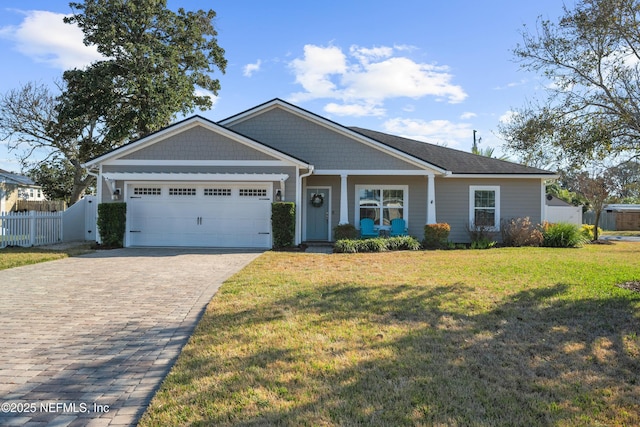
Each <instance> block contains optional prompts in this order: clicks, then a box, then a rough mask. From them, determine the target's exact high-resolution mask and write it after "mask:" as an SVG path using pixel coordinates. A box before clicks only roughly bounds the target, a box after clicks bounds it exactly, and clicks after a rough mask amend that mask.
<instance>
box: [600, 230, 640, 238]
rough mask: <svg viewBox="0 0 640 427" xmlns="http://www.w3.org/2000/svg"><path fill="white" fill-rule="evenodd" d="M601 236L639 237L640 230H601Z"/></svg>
mask: <svg viewBox="0 0 640 427" xmlns="http://www.w3.org/2000/svg"><path fill="white" fill-rule="evenodd" d="M601 234H602V235H603V236H627V237H640V231H603V232H602V233H601Z"/></svg>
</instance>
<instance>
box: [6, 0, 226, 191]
mask: <svg viewBox="0 0 640 427" xmlns="http://www.w3.org/2000/svg"><path fill="white" fill-rule="evenodd" d="M70 6H71V7H72V8H73V9H74V10H75V11H76V13H74V14H73V15H71V16H69V17H67V18H65V19H64V20H65V22H66V23H69V24H75V25H78V26H79V27H80V29H81V30H82V31H83V33H84V43H85V44H86V45H95V46H96V47H97V49H98V51H99V52H100V53H101V54H102V55H104V59H103V60H100V61H96V62H94V63H92V64H90V65H89V66H87V67H86V68H83V69H73V70H67V71H65V72H64V73H63V76H62V78H63V81H62V83H60V84H59V85H58V89H59V91H60V93H59V95H57V96H56V95H54V94H52V93H51V91H50V90H49V89H48V88H47V87H45V86H43V85H35V84H33V83H29V84H27V85H24V86H23V87H22V88H20V89H14V90H12V91H9V92H7V93H6V94H5V95H4V96H3V97H2V98H0V138H2V139H5V140H9V141H10V147H11V148H13V149H18V148H22V149H23V151H22V155H21V160H22V163H23V165H24V166H26V167H31V168H34V172H38V174H39V175H38V176H40V175H42V174H43V173H47V172H48V171H50V168H51V167H56V166H60V165H64V166H65V168H68V166H69V165H71V166H72V167H73V173H74V179H73V189H71V190H70V191H69V194H70V199H71V200H70V201H71V203H73V202H75V201H77V200H78V199H79V198H80V197H82V195H83V193H84V191H85V190H86V189H87V188H88V187H89V186H90V185H91V184H92V183H93V177H92V176H90V175H89V176H88V175H87V174H86V171H84V170H83V169H82V167H81V164H82V163H84V162H86V161H88V160H90V159H91V158H93V157H96V156H99V155H101V154H103V153H105V152H107V151H109V150H111V149H113V148H115V147H118V146H120V145H122V144H124V143H126V142H128V141H130V140H133V139H136V138H140V137H143V136H145V135H147V134H149V133H151V132H154V131H156V130H158V129H160V128H162V127H163V126H166V125H168V124H169V123H170V122H171V121H172V120H174V119H175V117H176V115H177V114H187V113H190V112H193V111H194V110H195V109H196V108H198V109H202V110H204V109H207V108H210V107H211V105H212V101H211V98H210V95H211V96H213V95H217V94H218V91H219V89H220V82H219V80H217V79H214V78H213V77H212V76H211V75H212V73H214V71H215V70H216V69H217V70H219V71H221V72H224V71H225V68H226V59H225V58H224V50H223V49H222V48H221V47H220V46H218V43H217V39H216V36H217V32H216V30H215V28H214V25H213V23H214V19H215V16H216V14H215V12H214V11H213V10H209V11H203V10H198V11H195V12H191V11H189V12H187V11H185V10H184V9H182V8H180V9H178V11H177V12H174V11H171V10H169V9H167V5H166V0H86V1H85V2H84V3H76V2H73V3H70ZM35 152H38V153H40V154H42V153H43V152H44V153H45V160H44V161H43V162H44V163H46V162H48V163H47V165H48V168H47V167H41V166H39V165H34V164H33V154H34V153H35ZM52 160H55V161H52ZM51 173H52V172H51ZM62 175H65V176H68V171H67V172H66V173H61V176H62Z"/></svg>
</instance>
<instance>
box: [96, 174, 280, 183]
mask: <svg viewBox="0 0 640 427" xmlns="http://www.w3.org/2000/svg"><path fill="white" fill-rule="evenodd" d="M102 176H103V177H104V178H105V179H109V180H115V181H251V182H272V181H286V180H287V179H289V175H287V174H283V173H188V172H187V173H171V172H104V173H103V174H102Z"/></svg>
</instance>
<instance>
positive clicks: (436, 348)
mask: <svg viewBox="0 0 640 427" xmlns="http://www.w3.org/2000/svg"><path fill="white" fill-rule="evenodd" d="M568 289H569V286H568V285H565V284H562V283H559V284H556V285H555V286H552V287H550V288H545V289H534V290H527V291H523V292H520V293H517V294H514V295H512V296H510V297H507V298H506V299H504V300H501V301H493V302H491V301H489V302H487V301H484V302H482V303H480V302H476V300H475V299H474V293H475V292H476V290H475V289H474V288H473V287H471V286H467V285H464V284H453V285H450V286H439V287H433V288H423V287H414V286H409V285H399V286H391V285H380V286H367V287H364V286H353V285H349V284H347V283H339V284H330V285H327V286H318V287H315V288H312V289H303V290H300V291H298V292H297V293H295V294H294V295H292V296H290V297H287V298H281V299H278V300H277V301H275V302H273V303H272V304H267V305H262V306H259V307H255V308H254V309H249V310H245V311H239V312H235V313H232V314H220V315H216V314H215V313H207V314H206V315H205V321H206V323H207V324H210V325H216V326H215V328H217V329H218V330H220V331H227V332H229V331H232V330H235V329H234V328H236V327H238V326H241V327H247V328H248V330H250V331H255V334H243V333H241V332H235V333H230V334H228V335H225V338H224V339H225V340H227V339H232V340H234V341H235V343H234V344H233V346H234V350H233V356H228V355H226V356H225V355H224V354H223V353H220V352H217V353H216V352H213V353H207V354H202V355H199V354H196V350H193V349H187V350H186V351H185V356H187V357H185V359H186V360H189V361H190V362H189V365H187V366H185V367H187V368H189V369H181V370H180V374H176V375H173V376H171V375H170V376H169V383H170V384H169V385H170V386H173V387H176V388H178V389H181V388H182V389H184V390H191V389H190V384H193V383H196V382H201V381H203V378H208V381H210V383H211V385H210V386H208V387H207V388H205V391H202V390H200V391H198V392H197V393H194V392H191V393H183V394H180V395H178V396H176V395H173V396H172V397H171V399H173V401H174V402H175V403H176V404H177V405H184V406H183V407H182V409H180V410H178V412H179V411H183V412H184V413H183V414H182V415H183V416H184V417H185V418H184V419H185V420H186V419H189V416H190V415H189V414H193V413H194V412H195V413H198V416H196V417H195V418H193V419H192V421H190V422H189V424H190V425H202V426H204V425H212V424H216V425H217V424H222V425H224V424H227V425H231V424H233V425H327V424H328V425H381V426H382V425H394V426H397V425H416V424H422V425H434V424H435V425H438V424H442V425H553V424H563V425H565V424H566V425H576V424H598V423H601V424H607V425H611V424H616V425H637V424H639V423H640V410H639V408H640V354H639V353H638V349H639V348H640V343H639V341H638V337H637V334H638V333H639V332H640V330H639V329H640V326H639V323H638V317H637V316H638V315H637V310H638V300H639V298H638V297H636V296H635V295H632V296H629V295H628V294H619V293H618V294H617V295H622V296H611V297H609V298H607V299H593V300H571V299H568V298H565V297H566V296H567V293H568ZM614 295H615V294H614ZM265 328H266V329H265ZM269 328H272V329H273V328H275V329H276V330H278V331H279V332H278V333H280V335H282V334H287V333H290V334H291V335H295V336H297V339H296V340H287V339H274V338H270V339H265V340H264V341H261V337H260V332H259V331H265V330H268V329H269ZM206 330H207V328H206V327H205V328H203V331H206ZM214 330H215V329H214ZM205 333H206V332H205ZM276 336H277V334H276ZM195 338H196V339H197V340H204V341H205V342H206V343H207V347H208V348H216V346H221V345H223V344H224V343H223V342H221V340H222V338H217V337H212V336H204V335H199V333H198V332H196V335H195ZM281 338H282V337H281ZM292 341H293V342H295V344H291V343H292ZM209 346H210V347H209ZM199 348H201V347H199ZM149 415H150V416H151V417H153V416H154V413H153V411H151V413H150V414H149ZM152 419H153V418H150V419H148V420H147V421H150V420H152ZM178 419H181V418H180V416H178ZM152 424H153V421H151V422H149V425H152Z"/></svg>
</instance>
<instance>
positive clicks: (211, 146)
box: [122, 126, 277, 160]
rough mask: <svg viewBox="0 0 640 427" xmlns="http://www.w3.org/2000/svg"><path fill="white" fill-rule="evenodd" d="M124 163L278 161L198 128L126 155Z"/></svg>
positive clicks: (200, 127) (224, 137)
mask: <svg viewBox="0 0 640 427" xmlns="http://www.w3.org/2000/svg"><path fill="white" fill-rule="evenodd" d="M122 159H124V160H166V159H171V160H277V159H276V158H274V157H272V156H270V155H268V154H265V153H263V152H261V151H258V150H256V149H254V148H252V147H250V146H248V145H245V144H242V143H240V142H238V141H234V140H232V139H230V138H227V137H226V136H223V135H220V134H218V133H216V132H213V131H211V130H209V129H206V128H204V127H202V126H196V127H194V128H191V129H187V130H185V131H183V132H180V133H179V134H177V135H174V136H171V137H169V138H167V139H165V140H162V141H159V142H156V143H154V144H152V145H150V146H148V147H145V148H142V149H140V150H137V151H134V152H133V153H131V154H128V155H126V156H123V157H122Z"/></svg>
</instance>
